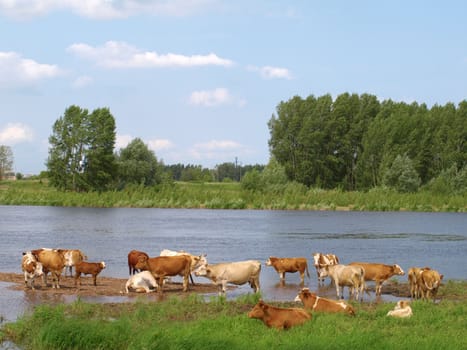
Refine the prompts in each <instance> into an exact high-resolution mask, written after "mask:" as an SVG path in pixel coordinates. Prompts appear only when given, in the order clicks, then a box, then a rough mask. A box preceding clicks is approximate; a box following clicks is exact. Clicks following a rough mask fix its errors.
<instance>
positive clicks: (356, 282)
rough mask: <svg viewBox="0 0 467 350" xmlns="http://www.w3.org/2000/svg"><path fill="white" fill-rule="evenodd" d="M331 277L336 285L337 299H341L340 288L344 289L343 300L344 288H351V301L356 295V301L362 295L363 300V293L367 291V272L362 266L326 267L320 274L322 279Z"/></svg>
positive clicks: (340, 265) (339, 265)
mask: <svg viewBox="0 0 467 350" xmlns="http://www.w3.org/2000/svg"><path fill="white" fill-rule="evenodd" d="M326 276H329V277H330V278H331V280H332V281H333V282H334V284H335V285H336V292H337V298H338V299H339V298H340V297H341V294H340V287H342V298H344V287H349V299H350V297H352V296H353V295H355V300H358V295H359V293H361V299H362V300H363V291H364V289H365V271H364V270H363V267H361V266H350V265H342V264H337V265H329V266H326V267H325V268H324V269H323V270H322V271H321V273H320V277H326Z"/></svg>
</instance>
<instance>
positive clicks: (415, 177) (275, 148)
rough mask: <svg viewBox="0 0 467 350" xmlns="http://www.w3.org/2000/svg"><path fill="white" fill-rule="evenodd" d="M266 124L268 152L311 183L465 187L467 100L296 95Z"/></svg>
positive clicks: (290, 176) (406, 188) (362, 187)
mask: <svg viewBox="0 0 467 350" xmlns="http://www.w3.org/2000/svg"><path fill="white" fill-rule="evenodd" d="M268 127H269V130H270V136H271V137H270V139H269V147H270V152H271V155H272V156H273V157H274V158H275V159H276V160H277V162H278V163H279V164H280V165H281V166H282V167H283V168H284V171H285V173H286V176H287V178H288V179H289V180H290V181H296V182H298V183H301V184H304V185H306V186H308V187H320V188H328V189H329V188H342V189H344V190H368V189H370V188H373V187H377V186H388V187H393V188H395V189H397V190H399V191H401V192H413V191H417V190H418V189H419V188H420V186H432V187H436V186H438V187H443V186H445V187H446V186H447V187H452V188H454V190H456V189H457V190H459V191H465V188H466V187H467V149H466V147H467V101H465V100H464V101H462V102H460V103H459V104H458V105H457V106H455V105H454V104H453V103H447V104H445V105H444V106H441V105H434V106H433V107H431V108H428V107H427V106H426V105H425V104H418V103H416V102H414V103H411V104H408V103H404V102H394V101H392V100H385V101H383V102H379V101H378V99H377V98H376V96H373V95H369V94H362V95H358V94H349V93H344V94H341V95H339V96H337V97H336V98H335V99H334V100H333V98H332V97H331V95H329V94H327V95H323V96H320V97H315V96H313V95H310V96H308V97H306V98H301V97H299V96H295V97H293V98H291V99H289V100H288V101H285V102H280V103H279V104H278V106H277V108H276V114H273V115H272V117H271V119H270V120H269V122H268ZM446 182H449V183H446ZM452 188H451V189H452Z"/></svg>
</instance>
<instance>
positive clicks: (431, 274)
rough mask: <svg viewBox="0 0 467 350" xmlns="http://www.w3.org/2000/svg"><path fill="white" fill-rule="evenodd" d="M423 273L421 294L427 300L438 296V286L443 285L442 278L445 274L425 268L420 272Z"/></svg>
mask: <svg viewBox="0 0 467 350" xmlns="http://www.w3.org/2000/svg"><path fill="white" fill-rule="evenodd" d="M420 275H421V285H420V290H421V295H422V298H423V299H425V300H428V299H430V298H431V299H433V301H434V300H435V298H436V294H438V288H439V286H440V285H441V280H442V279H443V275H441V274H440V273H439V272H438V271H436V270H431V269H430V270H423V271H421V272H420Z"/></svg>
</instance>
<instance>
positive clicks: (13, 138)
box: [0, 123, 34, 145]
mask: <svg viewBox="0 0 467 350" xmlns="http://www.w3.org/2000/svg"><path fill="white" fill-rule="evenodd" d="M33 138H34V135H33V132H32V130H31V128H30V127H29V126H27V125H25V124H22V123H8V124H7V125H6V127H5V128H3V129H1V130H0V143H2V144H7V145H14V144H17V143H21V142H28V141H32V140H33Z"/></svg>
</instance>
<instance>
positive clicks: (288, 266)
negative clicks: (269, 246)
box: [266, 256, 310, 284]
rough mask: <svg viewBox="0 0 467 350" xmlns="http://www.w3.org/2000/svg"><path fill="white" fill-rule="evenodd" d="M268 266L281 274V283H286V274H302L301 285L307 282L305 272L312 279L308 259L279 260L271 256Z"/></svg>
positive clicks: (267, 262)
mask: <svg viewBox="0 0 467 350" xmlns="http://www.w3.org/2000/svg"><path fill="white" fill-rule="evenodd" d="M266 266H272V267H274V269H275V270H276V271H277V272H278V273H279V278H280V280H281V282H285V273H286V272H290V273H294V272H300V281H301V284H303V283H304V282H305V271H306V275H307V276H308V278H309V277H310V274H309V273H308V262H307V260H306V258H302V257H300V258H277V257H274V256H270V257H269V259H268V261H266Z"/></svg>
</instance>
